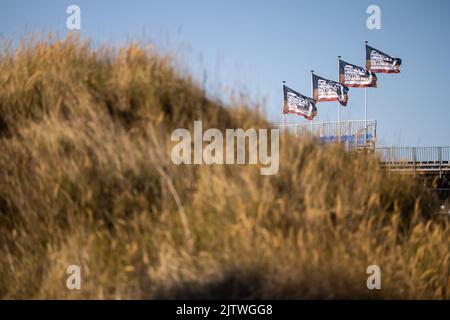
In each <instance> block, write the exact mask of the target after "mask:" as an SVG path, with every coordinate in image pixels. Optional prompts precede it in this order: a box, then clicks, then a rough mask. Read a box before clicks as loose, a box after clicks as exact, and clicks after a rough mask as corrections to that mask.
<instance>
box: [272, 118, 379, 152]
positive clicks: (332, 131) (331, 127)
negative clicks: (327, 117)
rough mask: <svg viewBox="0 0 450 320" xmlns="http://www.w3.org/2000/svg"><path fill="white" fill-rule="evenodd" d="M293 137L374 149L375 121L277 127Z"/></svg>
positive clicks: (315, 123)
mask: <svg viewBox="0 0 450 320" xmlns="http://www.w3.org/2000/svg"><path fill="white" fill-rule="evenodd" d="M278 127H280V128H281V129H283V130H286V131H288V132H291V133H292V134H295V135H302V134H303V135H304V134H306V135H310V136H313V137H316V138H318V139H319V140H320V141H322V142H327V143H330V142H331V143H332V142H337V143H342V144H344V145H346V146H347V147H351V148H359V147H367V146H369V147H371V148H374V147H375V141H376V129H377V121H376V120H368V121H367V122H366V121H365V120H350V121H340V122H337V121H335V122H310V123H304V124H285V125H280V126H278Z"/></svg>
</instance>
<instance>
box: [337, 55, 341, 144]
mask: <svg viewBox="0 0 450 320" xmlns="http://www.w3.org/2000/svg"><path fill="white" fill-rule="evenodd" d="M340 59H341V56H338V61H337V64H338V82H339V60H340ZM337 106H338V128H339V130H338V143H341V104H340V103H339V99H338V101H337Z"/></svg>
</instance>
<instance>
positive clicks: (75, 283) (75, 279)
mask: <svg viewBox="0 0 450 320" xmlns="http://www.w3.org/2000/svg"><path fill="white" fill-rule="evenodd" d="M66 274H68V275H69V276H68V277H67V280H66V287H67V289H69V290H80V289H81V269H80V267H79V266H77V265H74V264H73V265H70V266H68V267H67V269H66Z"/></svg>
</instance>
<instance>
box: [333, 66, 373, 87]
mask: <svg viewBox="0 0 450 320" xmlns="http://www.w3.org/2000/svg"><path fill="white" fill-rule="evenodd" d="M339 82H340V83H341V84H344V85H346V86H347V87H359V88H368V87H374V88H376V87H377V76H376V75H375V73H374V72H373V71H371V70H369V69H366V68H363V67H358V66H355V65H353V64H350V63H347V62H345V61H342V60H339Z"/></svg>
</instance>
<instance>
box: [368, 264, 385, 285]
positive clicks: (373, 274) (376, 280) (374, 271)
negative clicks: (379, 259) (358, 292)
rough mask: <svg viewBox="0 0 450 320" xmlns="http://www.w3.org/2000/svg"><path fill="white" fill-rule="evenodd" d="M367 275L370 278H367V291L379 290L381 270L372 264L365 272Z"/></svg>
mask: <svg viewBox="0 0 450 320" xmlns="http://www.w3.org/2000/svg"><path fill="white" fill-rule="evenodd" d="M366 272H367V274H370V276H369V277H368V278H367V282H366V285H367V289H369V290H374V289H378V290H380V289H381V269H380V267H379V266H377V265H376V264H372V265H370V266H368V267H367V270H366Z"/></svg>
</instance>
